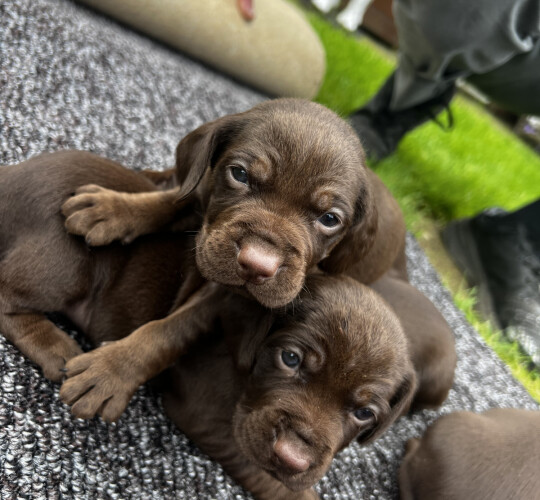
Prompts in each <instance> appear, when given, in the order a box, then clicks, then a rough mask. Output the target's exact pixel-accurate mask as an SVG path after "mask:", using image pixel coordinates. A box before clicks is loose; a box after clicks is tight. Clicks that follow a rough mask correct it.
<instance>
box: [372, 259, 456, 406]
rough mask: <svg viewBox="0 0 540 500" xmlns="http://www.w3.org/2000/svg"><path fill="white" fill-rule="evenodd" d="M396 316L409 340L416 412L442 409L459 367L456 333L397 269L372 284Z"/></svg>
mask: <svg viewBox="0 0 540 500" xmlns="http://www.w3.org/2000/svg"><path fill="white" fill-rule="evenodd" d="M370 286H371V288H373V290H375V291H376V292H378V293H379V294H380V295H381V296H382V297H383V298H384V299H385V300H386V302H387V303H388V304H389V305H390V306H391V307H392V309H393V311H394V312H395V313H396V315H397V317H398V318H399V321H400V323H401V326H402V327H403V330H404V331H405V334H406V335H407V339H408V341H409V351H410V354H411V360H412V362H413V365H414V368H415V371H416V377H417V382H418V388H417V390H416V394H415V397H414V402H413V409H415V410H417V409H423V408H436V407H438V406H440V405H441V404H442V403H443V402H444V400H445V399H446V397H447V396H448V391H449V390H450V388H451V387H452V383H453V381H454V371H455V368H456V361H457V357H456V349H455V342H454V334H453V332H452V330H451V329H450V327H449V326H448V324H447V323H446V321H445V320H444V318H443V317H442V316H441V313H440V312H439V311H438V310H437V309H436V308H435V306H434V305H433V304H432V303H431V301H430V300H429V299H428V298H427V297H426V296H425V295H423V294H422V293H421V292H419V291H418V290H417V289H416V288H414V287H413V286H411V285H410V284H409V283H408V281H407V280H406V278H405V276H404V274H403V273H398V272H396V271H395V270H394V269H392V270H391V271H390V272H388V273H386V274H385V275H384V276H383V277H382V278H381V279H379V280H377V281H376V282H375V283H373V284H372V285H370Z"/></svg>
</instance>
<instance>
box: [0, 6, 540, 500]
mask: <svg viewBox="0 0 540 500" xmlns="http://www.w3.org/2000/svg"><path fill="white" fill-rule="evenodd" d="M263 98H264V97H263V96H261V95H259V94H257V93H256V92H254V91H252V90H250V89H247V88H245V87H242V86H240V85H239V84H237V83H235V82H232V81H231V80H229V79H227V78H225V77H223V76H221V75H219V74H216V73H215V72H213V71H211V70H209V69H208V68H205V67H204V66H201V65H200V64H198V63H196V62H193V61H191V60H189V59H188V58H186V57H184V56H182V55H179V54H178V53H175V52H173V51H171V50H168V49H167V48H165V47H163V46H161V45H159V44H156V43H154V42H152V41H150V40H148V39H146V38H144V37H142V36H140V35H137V34H135V33H133V32H131V31H129V30H128V29H125V28H123V27H121V26H119V25H117V24H115V23H114V22H112V21H109V20H107V19H105V18H103V17H101V16H100V15H98V14H95V13H93V12H91V11H88V10H86V9H85V8H82V7H80V6H79V5H76V4H72V3H68V2H66V1H63V0H58V1H54V0H1V2H0V164H11V163H17V162H19V161H21V160H24V159H26V158H28V157H30V156H32V155H35V154H37V153H40V152H43V151H53V150H58V149H64V148H79V149H87V150H90V151H94V152H96V153H98V154H101V155H105V156H108V157H110V158H113V159H116V160H118V161H120V162H122V163H124V164H126V165H129V166H131V167H133V168H141V167H145V168H156V169H159V168H164V167H166V166H168V165H171V164H172V163H173V151H174V148H175V145H176V142H177V141H178V139H179V138H181V137H182V136H183V135H184V134H185V133H186V132H188V131H189V130H191V129H193V128H194V127H196V126H198V125H200V124H201V123H203V122H205V121H208V120H210V119H213V118H215V117H217V116H220V115H223V114H226V113H231V112H237V111H241V110H244V109H247V108H249V107H251V106H252V105H253V104H255V103H256V102H259V101H260V100H262V99H263ZM0 168H1V167H0ZM407 253H408V257H409V269H410V273H411V277H412V281H413V283H414V284H415V285H416V286H417V287H418V288H419V289H420V290H422V291H423V292H424V293H425V294H426V295H427V296H428V297H429V298H430V299H431V300H432V301H433V302H434V303H435V304H436V305H437V307H439V309H440V310H441V311H442V313H443V314H444V316H445V317H446V319H447V321H448V323H449V324H450V325H451V326H452V328H453V330H454V332H455V334H456V339H457V349H458V354H459V364H458V369H457V373H456V380H455V385H454V388H453V390H452V392H451V394H450V397H449V399H448V401H447V403H446V404H445V405H444V407H443V408H442V409H441V410H440V411H439V412H428V411H425V412H422V413H420V414H417V415H414V416H412V417H405V418H402V419H401V420H400V421H398V422H397V424H396V425H394V426H393V428H392V429H391V430H390V431H388V432H387V433H386V435H385V436H383V437H382V438H381V439H379V440H378V441H377V442H376V443H374V444H373V445H372V446H369V447H367V448H360V447H359V446H357V445H352V446H350V447H349V448H348V449H346V450H344V451H343V452H342V453H340V455H339V456H338V457H337V458H336V460H335V461H334V464H333V466H332V468H331V470H330V471H329V473H328V475H327V476H326V477H325V478H324V479H323V480H322V481H321V482H320V483H319V485H318V486H317V489H318V491H319V492H320V493H321V495H322V496H323V498H326V499H359V498H365V499H368V498H369V499H372V498H384V499H386V498H395V497H396V496H397V483H396V472H397V469H398V467H399V462H400V459H401V457H402V455H403V450H404V444H405V442H406V440H407V439H409V438H410V437H413V436H419V435H421V434H422V433H423V431H424V430H425V428H426V426H427V425H428V424H429V423H431V422H432V421H433V420H435V419H436V418H437V417H438V416H439V415H441V414H444V413H449V412H451V411H455V410H460V409H468V410H474V411H482V410H485V409H487V408H492V407H519V408H530V409H538V405H537V404H535V403H534V402H533V400H532V399H531V398H530V397H529V396H528V394H527V393H526V392H525V390H524V389H523V388H522V387H521V386H520V385H519V383H517V382H516V381H514V379H513V378H512V376H511V375H510V372H509V371H508V369H507V368H506V367H505V366H504V365H503V364H502V363H501V362H500V361H499V360H498V358H497V357H496V356H495V355H494V354H493V352H492V351H491V350H490V349H489V348H488V347H487V346H486V345H485V344H484V342H483V341H482V340H481V339H480V337H479V336H478V334H477V333H476V332H475V331H474V330H473V329H472V328H471V327H470V326H469V325H468V324H467V322H466V320H465V319H464V317H463V316H462V314H461V313H460V312H459V311H458V310H457V309H456V308H455V306H454V305H453V303H452V301H451V298H450V296H449V294H448V293H447V291H446V290H445V289H444V288H443V287H442V285H441V283H440V281H439V279H438V277H437V274H436V273H435V271H434V270H433V268H432V267H431V266H430V264H429V263H428V261H427V259H426V257H425V255H424V254H423V252H422V251H421V249H420V248H419V247H418V245H417V243H416V242H415V241H414V239H413V238H409V240H408V247H407ZM246 496H247V495H246V493H245V492H244V491H243V490H242V489H241V488H240V487H239V486H237V485H236V484H235V483H234V482H233V481H232V480H231V479H230V478H229V477H228V476H227V475H226V474H225V473H224V472H223V471H222V469H221V468H220V466H219V465H217V464H215V463H213V462H212V461H211V460H209V459H208V458H207V457H206V456H204V455H203V454H202V453H201V452H200V451H199V450H198V449H197V448H196V447H195V446H194V445H193V444H192V443H191V442H190V441H188V440H187V439H186V438H185V436H183V435H182V433H181V432H180V431H179V430H177V429H175V428H174V426H173V425H171V424H170V423H169V422H168V420H167V419H166V418H165V417H164V416H163V413H162V410H161V407H160V403H159V400H158V399H157V398H156V396H155V395H154V394H152V393H151V392H150V391H149V390H148V389H145V388H144V389H141V390H140V391H139V392H138V393H137V395H136V397H135V399H134V401H133V402H132V403H131V404H130V406H129V408H128V410H127V412H126V414H125V415H124V416H123V417H122V419H121V420H120V421H119V422H118V423H117V424H111V425H107V424H105V423H103V422H100V421H99V420H97V419H96V420H93V421H89V422H87V421H82V420H75V419H73V418H72V417H71V415H70V412H69V409H68V408H67V407H66V406H64V405H62V404H61V403H60V402H59V400H58V386H56V385H54V384H51V383H49V382H47V381H46V380H44V378H43V377H42V376H41V374H40V373H39V371H38V370H37V369H36V368H35V367H34V366H33V365H32V364H30V363H29V362H28V361H26V360H25V359H24V358H23V357H22V356H21V355H20V354H19V352H18V351H17V350H16V349H15V348H14V347H13V346H11V345H10V344H9V343H7V342H6V341H5V340H4V339H3V338H1V339H0V498H1V499H16V498H17V499H19V498H24V499H26V498H28V499H30V498H32V499H34V498H36V499H41V498H53V499H55V498H69V499H71V498H73V499H109V498H113V499H127V498H140V499H148V498H155V499H170V498H179V499H184V498H185V499H195V498H202V499H206V498H216V499H231V498H245V497H246Z"/></svg>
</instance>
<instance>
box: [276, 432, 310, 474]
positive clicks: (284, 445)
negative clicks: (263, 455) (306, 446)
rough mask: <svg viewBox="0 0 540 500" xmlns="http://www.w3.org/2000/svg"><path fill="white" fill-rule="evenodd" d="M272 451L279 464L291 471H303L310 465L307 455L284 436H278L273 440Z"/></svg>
mask: <svg viewBox="0 0 540 500" xmlns="http://www.w3.org/2000/svg"><path fill="white" fill-rule="evenodd" d="M274 453H275V454H276V456H277V457H278V458H279V461H280V462H281V464H282V465H283V466H284V467H286V468H287V469H289V470H290V471H291V472H293V473H299V472H305V471H307V470H308V469H309V466H310V465H311V463H310V460H309V459H310V457H309V455H308V454H307V453H306V452H304V451H303V450H301V449H300V448H299V447H298V446H295V445H294V443H291V442H290V441H287V439H284V438H278V440H277V441H276V442H275V444H274Z"/></svg>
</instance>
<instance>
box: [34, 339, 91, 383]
mask: <svg viewBox="0 0 540 500" xmlns="http://www.w3.org/2000/svg"><path fill="white" fill-rule="evenodd" d="M69 341H71V342H69ZM69 341H66V342H62V343H58V344H55V345H54V346H52V348H51V350H50V352H47V358H46V359H44V360H42V361H41V362H40V366H41V369H42V371H43V375H44V376H45V377H46V378H48V379H49V380H52V381H53V382H62V380H63V379H64V377H65V369H66V368H65V367H66V363H67V362H68V361H69V360H70V359H73V358H75V357H77V356H79V355H80V354H82V352H83V351H82V349H81V348H80V347H79V345H78V344H77V343H76V342H75V341H74V340H73V339H71V338H70V339H69Z"/></svg>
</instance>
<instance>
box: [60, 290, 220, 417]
mask: <svg viewBox="0 0 540 500" xmlns="http://www.w3.org/2000/svg"><path fill="white" fill-rule="evenodd" d="M222 293H223V289H221V288H220V287H219V286H218V285H215V284H213V283H206V284H205V285H204V286H203V287H202V288H201V290H199V291H198V292H197V293H195V294H194V296H193V297H191V298H190V300H188V301H187V302H186V303H185V304H184V305H183V306H182V307H180V308H179V309H178V310H176V311H174V312H173V313H172V314H170V315H169V316H167V317H166V318H163V319H161V320H157V321H151V322H149V323H146V324H145V325H143V326H141V327H140V328H138V329H137V330H135V331H134V332H133V333H132V334H131V335H128V336H127V337H125V338H123V339H121V340H118V341H116V342H110V343H108V344H106V345H103V346H101V347H99V348H98V349H95V350H93V351H90V352H88V353H85V354H82V355H81V356H78V357H76V358H74V359H72V360H71V361H70V362H68V363H67V365H66V370H67V371H66V376H67V377H68V379H67V380H66V381H65V382H64V384H63V385H62V388H61V390H60V398H61V399H62V401H64V402H65V403H67V404H69V405H72V413H73V414H74V415H75V416H77V417H80V418H91V417H93V416H94V415H96V414H99V415H101V417H102V418H103V419H104V420H106V421H111V422H112V421H115V420H117V419H118V418H119V417H120V415H121V414H122V412H123V411H124V410H125V408H126V406H127V404H128V403H129V400H130V399H131V397H132V396H133V394H134V393H135V391H136V390H137V388H138V387H139V386H140V385H142V384H143V383H145V382H147V381H148V380H150V379H151V378H153V377H155V376H156V375H158V374H159V373H161V372H162V371H163V370H164V369H165V368H167V367H168V366H170V365H171V364H172V363H173V362H174V361H175V360H176V359H177V358H178V357H179V356H180V355H181V354H183V353H184V352H185V351H186V348H187V347H188V346H189V345H190V344H191V343H193V342H194V341H195V340H196V338H197V337H198V336H199V335H200V334H201V333H202V332H205V331H209V330H210V329H211V328H212V327H213V324H214V322H215V319H216V316H217V314H218V313H217V309H218V308H216V307H215V305H216V303H219V302H220V300H221V294H222Z"/></svg>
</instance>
